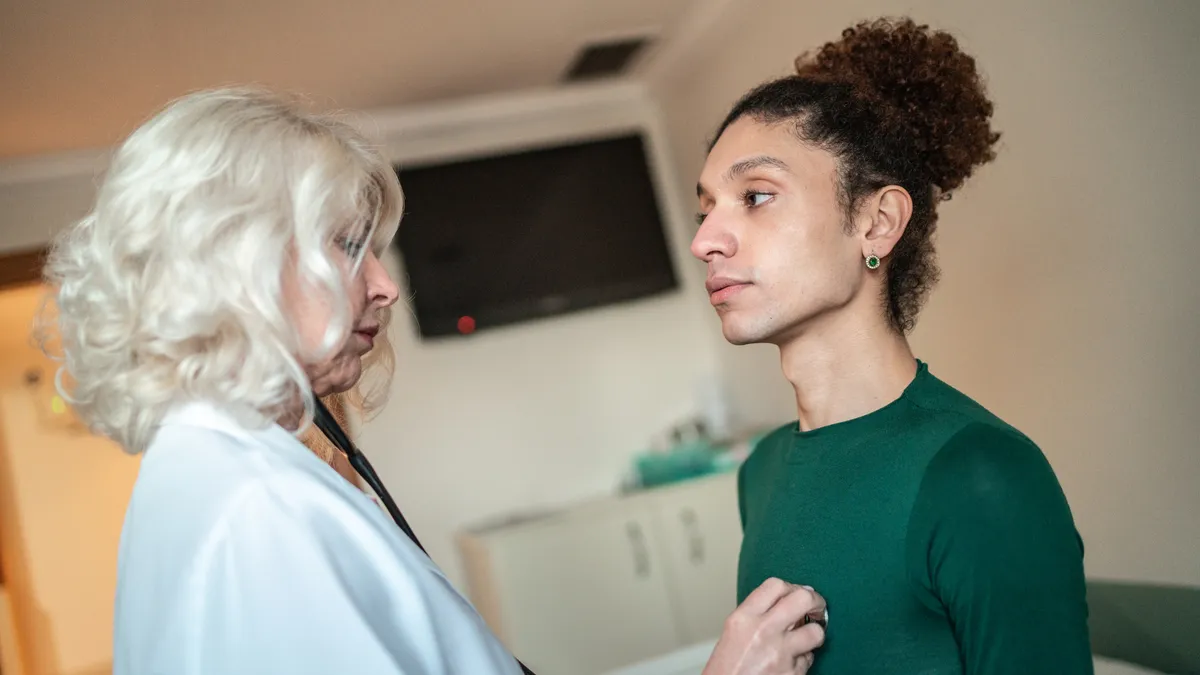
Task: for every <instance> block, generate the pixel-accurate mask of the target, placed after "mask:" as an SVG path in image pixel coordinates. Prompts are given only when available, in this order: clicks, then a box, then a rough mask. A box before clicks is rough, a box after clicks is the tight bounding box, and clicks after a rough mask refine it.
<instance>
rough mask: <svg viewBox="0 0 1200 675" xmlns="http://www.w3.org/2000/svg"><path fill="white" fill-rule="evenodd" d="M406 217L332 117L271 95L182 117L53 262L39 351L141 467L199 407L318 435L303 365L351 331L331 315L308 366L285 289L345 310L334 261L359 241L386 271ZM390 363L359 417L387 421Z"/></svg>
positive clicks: (376, 362) (357, 138) (240, 97)
mask: <svg viewBox="0 0 1200 675" xmlns="http://www.w3.org/2000/svg"><path fill="white" fill-rule="evenodd" d="M402 208H403V195H402V193H401V191H400V185H399V183H398V181H397V178H396V174H395V171H394V170H393V169H392V167H391V166H390V165H389V163H388V162H387V161H385V160H384V158H383V157H382V156H381V155H380V154H379V153H378V151H376V150H375V149H374V148H373V147H371V145H370V144H369V143H368V142H367V141H366V139H364V138H363V137H362V136H361V135H360V134H359V133H358V132H357V131H355V130H354V129H353V128H351V127H350V126H348V125H346V124H343V123H341V122H339V121H337V120H335V119H334V118H332V117H329V116H323V115H317V114H313V113H310V112H307V111H305V110H304V109H303V108H302V107H301V106H300V105H299V104H298V103H297V102H294V101H291V100H288V99H285V98H283V97H280V96H278V95H275V94H272V93H270V92H266V91H262V90H258V89H248V88H238V89H219V90H210V91H202V92H198V93H194V94H191V95H188V96H185V97H183V98H181V99H179V100H176V101H175V102H173V103H171V104H170V105H168V106H167V107H166V108H165V109H164V110H162V111H161V112H159V113H158V114H156V115H155V116H154V117H152V118H151V119H149V120H148V121H147V122H146V123H144V124H143V125H142V126H141V127H139V128H138V129H137V130H136V131H135V132H134V133H133V134H132V135H130V137H129V138H128V139H127V140H126V141H125V142H124V143H123V144H122V145H121V146H120V148H119V149H118V150H117V152H116V153H115V155H114V157H113V159H112V162H111V165H110V167H109V170H108V171H107V173H106V175H105V176H104V179H103V182H102V183H101V185H100V187H99V191H98V194H97V198H96V203H95V206H94V208H93V209H92V211H91V212H90V213H89V214H88V215H87V216H85V217H84V218H83V219H82V220H80V221H79V222H78V223H76V224H75V225H74V226H73V227H71V228H69V229H68V230H67V231H65V232H64V233H63V234H62V235H60V236H59V237H58V238H57V240H56V241H55V242H54V244H53V246H52V248H51V252H50V255H49V258H48V262H47V264H46V268H45V276H46V280H47V282H48V283H49V284H50V285H51V287H52V288H54V289H55V291H54V295H53V296H52V298H51V299H52V301H53V302H52V303H48V307H53V310H54V311H48V312H46V313H45V314H44V315H43V320H42V322H41V326H40V329H39V333H40V335H41V338H42V342H43V348H44V349H46V350H47V351H49V352H51V353H54V352H61V354H60V357H61V359H62V361H63V366H62V368H60V370H59V388H60V390H61V391H62V392H63V394H64V395H65V397H66V398H67V400H68V401H69V402H70V403H71V404H72V406H73V407H74V409H75V411H76V412H77V414H78V415H79V417H80V418H81V419H82V420H83V421H84V422H86V423H87V424H88V426H89V427H90V428H91V429H92V430H93V431H95V432H97V433H100V434H103V435H105V436H108V437H110V438H112V439H114V440H116V441H117V442H118V443H120V444H121V446H122V447H124V448H125V449H126V451H128V452H130V453H138V452H141V451H142V450H144V449H145V448H146V447H147V445H148V444H149V442H150V440H151V438H152V437H153V434H154V431H155V429H156V427H157V425H158V423H159V422H160V420H161V419H162V417H163V415H164V414H165V413H166V411H167V410H168V409H169V408H170V407H172V406H174V405H176V404H177V403H178V402H180V401H181V400H188V399H202V400H210V401H216V402H220V403H222V404H224V405H226V406H227V407H228V409H229V410H230V411H231V412H232V413H233V414H235V415H237V416H238V417H239V419H240V420H241V421H243V423H245V424H247V425H248V426H263V425H266V424H269V423H271V422H274V421H275V420H278V419H280V418H281V417H282V416H283V415H284V413H285V411H286V410H287V409H288V408H289V407H291V406H294V405H295V402H296V401H297V399H300V400H302V401H303V402H304V408H305V412H304V415H303V417H302V420H301V425H300V431H304V430H305V429H307V427H308V425H309V423H310V421H311V415H312V393H311V389H310V384H309V381H308V378H307V376H306V375H305V372H304V369H303V368H302V366H301V364H302V363H304V362H307V360H309V359H314V360H315V359H320V358H324V357H325V356H327V355H328V354H329V353H331V352H332V350H334V349H335V348H336V347H337V346H338V345H340V344H341V343H342V342H343V341H344V340H345V339H346V336H347V335H348V333H349V331H350V329H351V326H350V322H351V321H352V317H350V316H349V309H348V308H347V307H346V304H347V303H344V302H331V305H332V306H333V307H335V308H336V310H335V316H334V317H333V319H332V320H331V322H330V325H329V327H328V329H327V330H326V334H325V339H324V341H323V344H322V345H321V346H320V347H319V348H317V349H316V350H315V351H313V350H311V349H308V350H306V348H305V347H304V345H302V343H301V341H300V339H299V336H298V334H297V332H296V330H295V329H294V327H293V322H292V319H291V317H290V316H289V313H288V310H287V308H286V306H285V305H284V303H283V300H282V295H281V291H282V283H283V279H284V277H285V275H286V274H296V275H298V277H299V278H300V279H301V280H302V281H304V282H306V283H308V284H310V285H311V286H310V287H312V288H316V289H319V291H320V292H321V293H324V294H328V297H329V298H331V299H335V298H344V297H346V293H347V292H348V291H347V284H348V283H349V279H348V278H347V271H346V270H345V268H344V265H339V264H338V263H337V261H336V259H335V257H334V255H335V254H334V249H333V247H334V246H336V245H338V243H337V242H338V241H344V240H346V239H347V238H354V239H356V240H364V241H366V242H367V243H368V245H369V246H370V248H371V249H373V250H374V251H376V252H377V254H378V253H382V251H383V249H384V247H385V246H386V245H387V243H388V242H389V241H390V240H391V238H392V236H393V235H394V234H395V231H396V228H397V227H398V225H399V221H400V215H401V212H402ZM364 254H365V253H364ZM362 255H363V254H360V255H359V257H358V259H357V260H356V261H355V263H354V269H353V270H350V272H349V273H350V274H353V273H356V271H357V268H358V265H359V264H360V263H361V257H362ZM381 319H382V320H386V319H387V317H386V316H383V317H381ZM51 338H57V340H58V341H59V342H60V343H59V344H58V345H56V347H57V349H55V348H53V347H52V346H50V344H49V343H51V342H53V340H52V339H51ZM392 359H393V355H392V354H391V350H390V349H388V348H387V346H386V343H385V344H383V345H381V346H378V347H376V349H374V350H373V352H372V353H371V354H370V355H369V357H368V358H367V359H365V363H364V371H366V370H367V368H368V367H370V369H371V371H372V373H373V376H372V377H370V378H368V380H369V382H368V383H367V384H363V385H361V388H359V389H357V390H356V391H355V392H354V393H352V394H350V395H349V396H347V400H350V401H353V402H354V405H355V406H356V407H357V408H359V409H361V410H363V411H365V412H369V411H371V410H373V409H377V408H378V406H379V405H380V404H382V402H383V398H384V397H385V396H386V394H387V391H388V383H389V382H390V377H391V370H392Z"/></svg>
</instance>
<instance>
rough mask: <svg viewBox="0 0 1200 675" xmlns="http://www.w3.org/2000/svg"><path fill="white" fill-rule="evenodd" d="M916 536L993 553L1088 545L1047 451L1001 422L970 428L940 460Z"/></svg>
mask: <svg viewBox="0 0 1200 675" xmlns="http://www.w3.org/2000/svg"><path fill="white" fill-rule="evenodd" d="M909 536H910V538H911V537H915V538H916V539H917V540H919V541H920V542H924V543H923V544H921V546H922V548H924V547H925V546H926V545H928V544H930V543H932V542H934V541H936V540H940V541H941V542H942V543H944V544H949V543H950V542H952V541H953V542H958V544H960V545H961V544H963V543H965V542H976V544H978V546H980V547H989V546H994V545H997V544H999V543H1001V542H1009V543H1012V542H1014V541H1019V540H1026V539H1030V538H1033V539H1038V540H1042V541H1049V540H1054V541H1055V542H1057V543H1056V545H1058V544H1062V545H1067V546H1070V547H1081V543H1080V542H1079V541H1078V535H1077V533H1076V531H1075V524H1074V519H1073V517H1072V514H1071V510H1070V507H1069V505H1068V503H1067V498H1066V495H1065V494H1064V493H1063V490H1062V486H1061V485H1060V484H1059V481H1058V477H1057V476H1056V475H1055V473H1054V469H1053V468H1052V467H1051V466H1050V462H1049V461H1047V459H1046V456H1045V455H1044V454H1043V453H1042V451H1041V449H1040V448H1038V447H1037V445H1035V444H1034V443H1033V442H1032V441H1030V440H1029V439H1028V438H1026V437H1025V436H1024V435H1022V434H1020V433H1019V432H1017V431H1015V430H1013V429H1011V428H1008V427H1005V426H997V425H993V424H983V423H972V424H968V425H966V426H964V427H963V428H962V429H960V430H959V431H958V432H957V433H955V434H954V435H953V436H951V437H950V439H949V440H947V441H946V442H945V444H943V446H942V447H941V449H939V450H938V452H937V453H936V454H935V455H934V456H933V458H932V459H931V460H930V462H929V464H928V466H927V467H926V470H925V474H924V476H923V478H922V480H921V484H920V487H919V488H918V491H917V498H916V502H915V504H914V506H913V511H912V515H911V517H910V523H909Z"/></svg>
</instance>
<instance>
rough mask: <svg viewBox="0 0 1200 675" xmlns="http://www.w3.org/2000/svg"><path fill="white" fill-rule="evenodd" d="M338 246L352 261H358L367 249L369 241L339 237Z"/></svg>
mask: <svg viewBox="0 0 1200 675" xmlns="http://www.w3.org/2000/svg"><path fill="white" fill-rule="evenodd" d="M337 244H338V246H340V247H341V249H342V250H343V251H345V252H346V255H347V256H349V257H350V258H351V259H358V256H359V255H360V254H362V252H363V249H365V248H366V247H367V240H366V239H362V238H360V239H350V238H348V237H338V239H337Z"/></svg>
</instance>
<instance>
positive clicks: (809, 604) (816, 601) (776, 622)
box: [767, 587, 825, 632]
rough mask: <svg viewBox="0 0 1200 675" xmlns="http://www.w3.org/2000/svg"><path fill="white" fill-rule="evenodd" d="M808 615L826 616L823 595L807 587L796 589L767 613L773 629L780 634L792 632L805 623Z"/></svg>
mask: <svg viewBox="0 0 1200 675" xmlns="http://www.w3.org/2000/svg"><path fill="white" fill-rule="evenodd" d="M808 614H818V615H822V616H823V615H824V614H825V598H823V597H821V594H820V593H818V592H816V591H814V590H812V589H810V588H806V587H795V589H794V590H793V591H792V592H791V593H788V594H787V595H786V596H784V597H782V598H780V599H779V601H778V602H776V603H775V605H774V606H773V607H772V608H771V609H770V610H769V612H768V613H767V620H768V622H769V623H771V625H772V627H773V628H776V629H778V630H779V631H780V632H782V631H786V630H791V629H792V628H793V627H795V626H797V625H799V624H800V623H801V622H803V621H804V617H805V616H807V615H808Z"/></svg>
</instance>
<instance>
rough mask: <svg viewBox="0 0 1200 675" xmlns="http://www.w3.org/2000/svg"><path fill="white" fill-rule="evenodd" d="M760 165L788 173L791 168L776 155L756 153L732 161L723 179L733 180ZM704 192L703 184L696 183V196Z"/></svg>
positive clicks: (760, 166)
mask: <svg viewBox="0 0 1200 675" xmlns="http://www.w3.org/2000/svg"><path fill="white" fill-rule="evenodd" d="M762 167H766V168H769V169H778V170H780V171H786V172H788V173H790V172H791V170H792V169H791V167H789V166H788V165H787V163H786V162H784V161H783V160H782V159H779V158H777V157H771V156H770V155H757V156H755V157H749V158H747V159H743V160H741V161H739V162H734V164H733V166H731V167H729V170H727V171H726V172H725V181H726V182H731V181H734V180H736V179H738V178H740V177H741V176H743V175H745V174H747V173H749V172H751V171H753V170H754V169H758V168H762ZM705 194H706V191H705V190H704V186H702V185H701V184H700V183H696V196H697V197H702V196H704V195H705Z"/></svg>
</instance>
